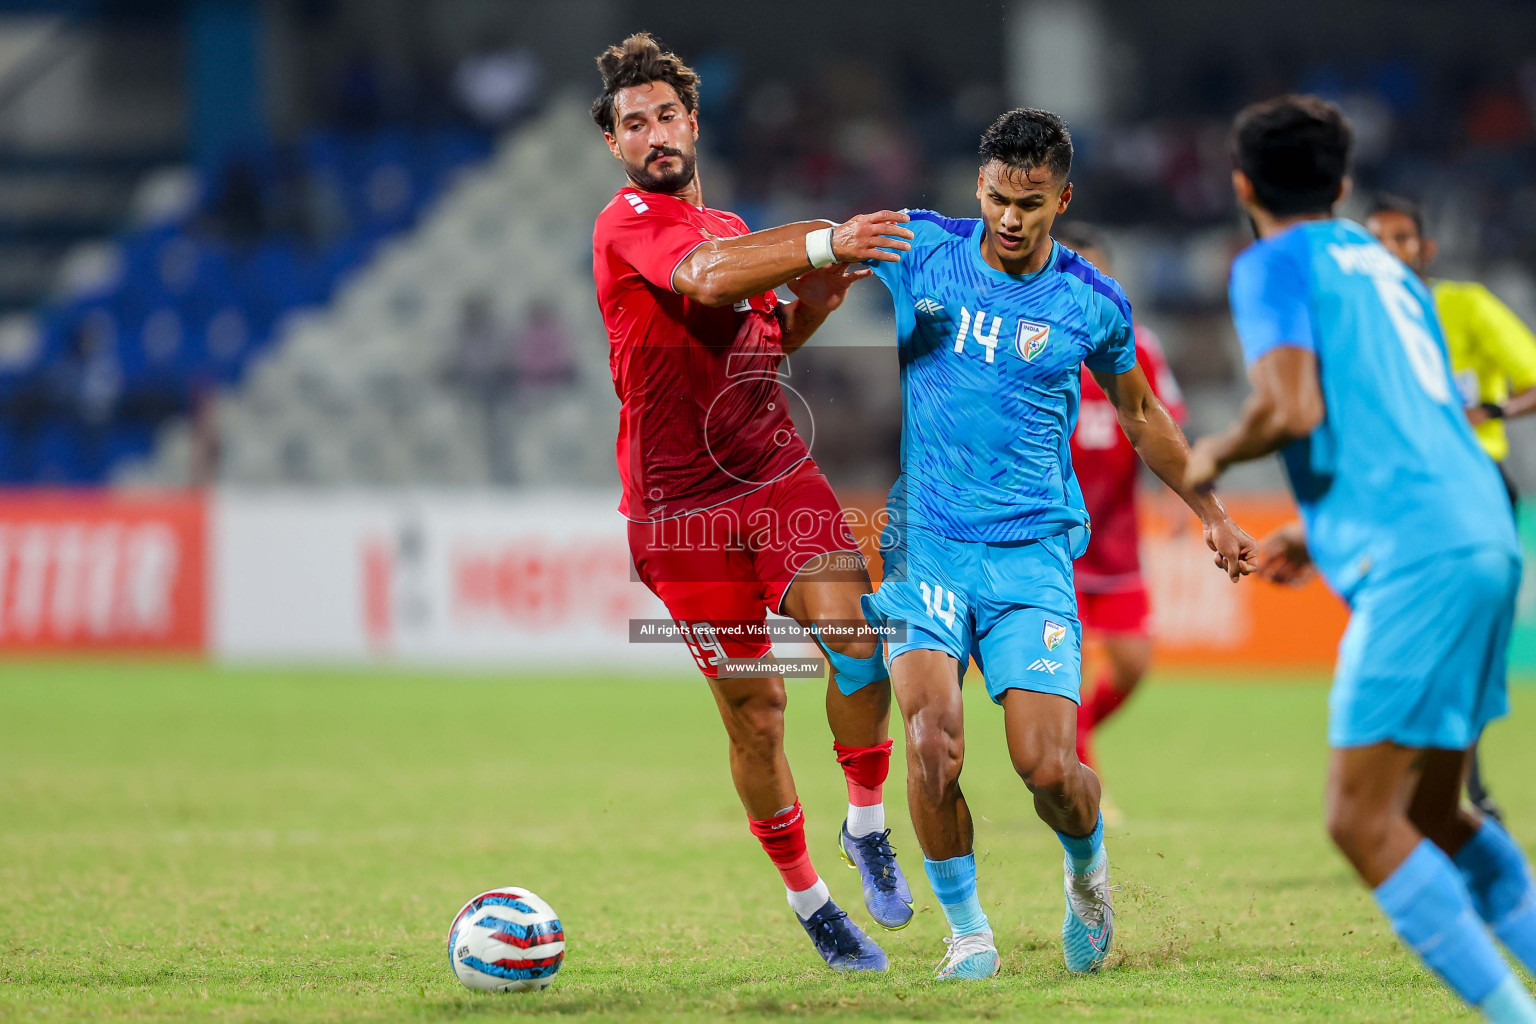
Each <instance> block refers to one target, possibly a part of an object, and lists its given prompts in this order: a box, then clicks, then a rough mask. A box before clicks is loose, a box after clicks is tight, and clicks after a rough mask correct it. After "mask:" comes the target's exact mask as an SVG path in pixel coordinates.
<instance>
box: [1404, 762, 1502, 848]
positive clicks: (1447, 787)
mask: <svg viewBox="0 0 1536 1024" xmlns="http://www.w3.org/2000/svg"><path fill="white" fill-rule="evenodd" d="M1472 757H1473V753H1472V751H1471V750H1426V751H1425V752H1424V767H1423V770H1422V771H1421V772H1420V773H1419V785H1418V788H1417V789H1415V790H1414V792H1413V799H1412V801H1411V802H1410V803H1409V805H1408V820H1409V821H1411V822H1413V826H1414V827H1415V828H1417V829H1418V830H1419V831H1420V832H1422V833H1424V835H1425V837H1426V838H1428V839H1429V841H1430V842H1432V843H1434V844H1435V845H1436V846H1438V847H1440V849H1442V850H1444V851H1445V853H1446V855H1447V856H1450V857H1454V856H1456V853H1457V851H1458V850H1460V849H1461V848H1462V847H1463V846H1465V845H1466V843H1467V840H1469V839H1471V838H1472V836H1473V835H1474V834H1475V833H1476V832H1477V830H1478V829H1479V828H1480V827H1481V826H1482V824H1483V816H1482V814H1481V813H1480V812H1478V811H1476V810H1474V809H1472V808H1470V807H1464V806H1462V803H1461V793H1462V787H1463V786H1464V785H1465V783H1466V778H1467V771H1468V769H1469V768H1470V767H1471V761H1472Z"/></svg>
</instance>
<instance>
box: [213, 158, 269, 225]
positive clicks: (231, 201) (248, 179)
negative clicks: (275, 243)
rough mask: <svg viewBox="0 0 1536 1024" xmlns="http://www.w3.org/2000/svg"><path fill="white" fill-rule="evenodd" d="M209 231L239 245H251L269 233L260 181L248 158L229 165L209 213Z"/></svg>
mask: <svg viewBox="0 0 1536 1024" xmlns="http://www.w3.org/2000/svg"><path fill="white" fill-rule="evenodd" d="M206 222H207V227H208V230H209V231H210V232H211V233H213V234H216V235H219V236H220V237H222V238H225V239H228V240H229V241H231V242H234V243H236V244H237V245H248V244H250V243H252V242H254V241H256V240H257V239H258V238H260V237H262V236H263V235H264V234H266V233H267V230H268V225H267V211H266V205H265V200H264V197H263V196H262V190H261V180H260V178H259V176H258V175H257V172H256V168H255V166H254V164H253V163H252V162H251V161H249V160H245V159H237V160H235V161H233V162H231V163H230V165H229V167H228V169H227V170H225V172H224V175H223V181H222V182H221V183H220V186H219V192H218V195H217V196H216V197H215V198H214V200H213V202H212V203H211V204H210V205H209V207H208V211H207V214H206Z"/></svg>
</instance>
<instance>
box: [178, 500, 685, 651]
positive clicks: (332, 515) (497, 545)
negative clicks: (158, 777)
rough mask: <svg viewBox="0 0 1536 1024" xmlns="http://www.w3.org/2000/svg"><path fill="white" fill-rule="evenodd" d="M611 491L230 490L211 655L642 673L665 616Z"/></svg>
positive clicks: (222, 524) (671, 647)
mask: <svg viewBox="0 0 1536 1024" xmlns="http://www.w3.org/2000/svg"><path fill="white" fill-rule="evenodd" d="M615 504H616V502H614V501H611V500H608V498H607V496H605V495H558V494H530V495H485V494H482V495H477V494H464V495H454V494H451V493H445V492H436V493H430V494H412V493H409V492H402V493H397V494H364V493H358V494H348V493H338V494H329V495H328V494H325V493H317V492H313V491H311V492H288V493H283V492H276V493H274V492H271V491H251V492H244V491H239V490H223V491H219V492H216V493H215V495H214V497H213V500H212V504H211V507H210V522H209V527H210V530H211V535H212V536H211V547H212V554H213V561H214V563H215V565H216V566H217V570H216V571H215V572H213V573H212V581H211V583H212V590H213V593H212V612H213V615H212V622H211V624H210V632H211V640H212V647H213V651H214V653H215V655H216V656H219V657H223V658H229V659H252V658H259V659H295V660H316V659H320V660H344V661H352V660H392V659H394V660H401V661H406V662H422V663H426V662H431V663H444V662H459V663H466V664H472V663H500V664H527V663H535V662H536V663H540V664H551V665H552V664H569V665H577V666H579V665H581V664H584V663H594V662H608V663H618V662H623V663H627V664H629V663H636V662H640V661H644V662H645V663H646V664H647V665H648V666H651V667H654V668H658V669H663V670H665V669H666V668H667V667H668V666H671V667H673V668H676V669H677V670H679V671H689V672H691V671H693V667H692V662H691V660H690V658H689V654H688V650H687V648H686V647H685V646H683V645H681V644H672V643H666V644H651V643H646V644H632V643H630V642H629V634H630V629H629V624H630V620H632V619H665V618H666V611H665V609H664V608H663V607H662V605H661V602H660V601H658V600H657V599H656V598H655V597H654V596H653V595H652V594H651V592H650V591H649V590H648V589H646V587H645V585H644V584H643V583H640V582H638V581H636V580H634V579H633V577H632V573H631V570H630V563H629V549H628V543H627V540H626V533H625V524H624V520H623V519H622V518H621V517H620V516H619V514H618V513H617V512H616V511H615V510H614V507H615Z"/></svg>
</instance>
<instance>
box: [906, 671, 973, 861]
mask: <svg viewBox="0 0 1536 1024" xmlns="http://www.w3.org/2000/svg"><path fill="white" fill-rule="evenodd" d="M891 683H892V685H893V686H894V688H895V690H896V700H897V703H898V704H899V705H900V706H901V714H902V718H903V719H904V720H905V721H906V729H907V806H908V807H909V808H910V810H911V812H912V828H913V830H914V831H916V832H917V840H918V842H919V843H920V844H921V845H922V847H923V853H924V855H925V856H927V857H928V859H929V860H948V859H949V858H951V857H963V856H965V855H966V854H968V853H970V852H971V838H972V831H971V810H970V808H969V807H967V806H966V803H965V795H964V794H963V793H961V792H960V769H961V767H962V766H963V765H964V764H965V719H964V708H963V705H962V703H961V700H960V670H959V665H958V664H957V663H956V662H955V659H954V658H952V657H950V656H949V655H948V654H946V653H945V652H943V651H924V650H913V651H907V652H906V653H904V654H901V655H899V656H898V657H897V658H896V660H895V661H893V662H892V663H891Z"/></svg>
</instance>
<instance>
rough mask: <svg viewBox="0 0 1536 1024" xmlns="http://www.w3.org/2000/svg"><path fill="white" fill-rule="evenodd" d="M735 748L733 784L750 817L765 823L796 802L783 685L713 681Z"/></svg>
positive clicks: (777, 682)
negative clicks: (788, 755) (787, 752)
mask: <svg viewBox="0 0 1536 1024" xmlns="http://www.w3.org/2000/svg"><path fill="white" fill-rule="evenodd" d="M709 688H710V690H711V691H713V693H714V695H715V704H716V705H717V706H718V707H719V708H720V719H721V721H723V722H724V723H725V732H726V735H727V736H728V737H729V738H730V743H731V779H732V781H734V782H735V783H736V792H737V794H738V795H740V797H741V803H742V806H743V807H745V808H746V811H747V816H748V817H749V818H752V819H753V820H755V821H766V820H767V819H769V818H771V817H773V816H774V815H775V814H777V813H778V812H779V811H782V810H783V809H784V808H786V807H792V806H794V803H795V780H794V778H793V777H792V776H791V775H790V773H789V761H788V759H787V758H785V756H784V707H785V703H786V698H785V694H784V680H782V679H780V678H778V677H776V676H770V677H765V678H754V679H711V680H710V681H709Z"/></svg>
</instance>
